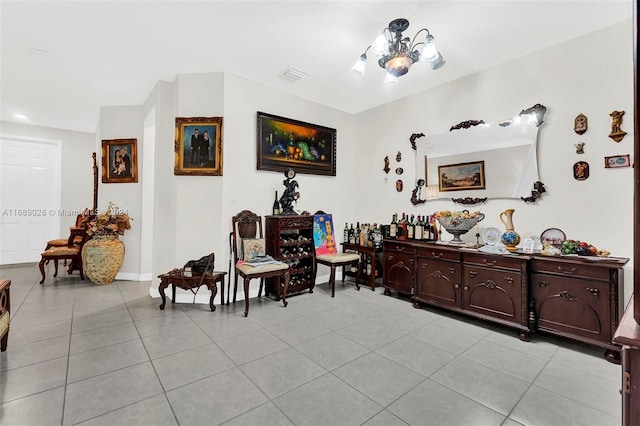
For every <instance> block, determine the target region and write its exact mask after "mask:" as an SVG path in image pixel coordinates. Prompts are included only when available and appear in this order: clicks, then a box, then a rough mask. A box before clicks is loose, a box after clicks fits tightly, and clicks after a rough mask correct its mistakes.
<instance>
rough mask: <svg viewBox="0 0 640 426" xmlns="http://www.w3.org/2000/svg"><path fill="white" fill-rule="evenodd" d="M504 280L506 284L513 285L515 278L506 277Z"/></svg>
mask: <svg viewBox="0 0 640 426" xmlns="http://www.w3.org/2000/svg"><path fill="white" fill-rule="evenodd" d="M504 280H505V281H506V282H508V283H509V284H513V278H512V277H504Z"/></svg>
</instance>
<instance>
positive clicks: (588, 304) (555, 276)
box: [383, 240, 629, 363]
mask: <svg viewBox="0 0 640 426" xmlns="http://www.w3.org/2000/svg"><path fill="white" fill-rule="evenodd" d="M628 260H629V259H627V258H607V259H600V258H598V259H596V258H590V257H581V256H580V257H578V256H563V257H555V256H544V255H539V254H521V253H519V254H516V255H514V254H506V255H498V254H488V253H482V252H478V251H477V250H469V249H465V248H461V247H456V246H451V245H443V244H436V243H429V242H421V241H411V240H407V241H399V240H385V241H384V281H383V285H384V287H385V293H386V294H390V291H391V290H394V291H397V292H398V293H401V294H405V295H409V296H410V297H411V299H412V301H413V302H414V306H415V307H416V308H419V307H421V305H423V304H427V305H432V306H437V307H439V308H443V309H447V310H450V311H454V312H458V313H461V314H465V315H468V316H472V317H475V318H480V319H483V320H486V321H490V322H493V323H498V324H502V325H505V326H508V327H511V328H513V329H515V330H517V331H518V333H519V334H518V337H519V338H520V339H521V340H524V341H528V340H529V339H530V335H531V333H532V332H544V333H548V334H553V335H556V336H561V337H565V338H568V339H573V340H576V341H580V342H583V343H587V344H591V345H596V346H599V347H602V348H604V349H605V357H606V358H607V360H609V361H611V362H616V363H619V362H620V346H619V345H616V344H614V343H612V338H613V334H614V332H615V330H616V328H617V326H618V323H619V321H620V313H621V311H620V304H621V302H622V296H623V294H622V293H623V276H624V274H623V270H622V268H623V266H624V265H625V264H626V263H627V262H628Z"/></svg>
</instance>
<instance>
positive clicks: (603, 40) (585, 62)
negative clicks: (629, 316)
mask: <svg viewBox="0 0 640 426" xmlns="http://www.w3.org/2000/svg"><path fill="white" fill-rule="evenodd" d="M632 58H633V56H632V23H631V21H630V20H629V21H626V22H623V23H621V24H618V25H615V26H612V27H609V28H606V29H604V30H601V31H598V32H595V33H592V34H589V35H586V36H584V37H580V38H578V39H574V40H571V41H568V42H566V43H563V44H561V45H558V46H555V47H553V48H550V49H545V50H543V51H540V52H537V53H534V54H532V55H528V56H525V57H523V58H520V59H517V60H514V61H511V62H508V63H505V64H503V65H500V66H497V67H495V68H492V69H488V70H485V71H482V72H479V73H476V74H473V75H470V76H468V77H464V78H461V79H459V80H456V81H454V82H451V83H449V84H446V85H442V86H439V87H437V88H435V89H432V90H427V91H425V92H422V93H419V94H416V95H414V96H411V97H408V98H405V99H402V100H399V101H397V102H393V103H390V104H387V105H384V106H382V107H379V108H375V109H372V110H370V111H367V112H364V113H361V114H358V115H357V116H356V117H355V120H354V121H355V124H356V129H357V131H358V132H359V133H360V134H361V136H362V137H361V138H359V139H361V140H363V141H367V144H366V148H364V147H363V149H366V150H367V151H368V152H369V153H371V157H373V158H374V159H375V160H376V162H375V163H374V164H373V165H372V164H370V163H369V162H358V163H357V164H358V168H357V175H358V185H359V187H360V188H361V190H360V191H358V193H357V194H358V195H359V197H358V198H357V202H358V205H359V208H358V209H359V211H362V212H366V213H361V214H359V215H357V216H356V217H354V218H353V220H354V221H355V220H360V221H361V222H362V221H365V222H375V221H377V222H380V221H383V222H384V223H388V222H389V221H390V220H391V215H392V214H393V213H394V212H400V213H401V212H403V211H404V212H407V213H408V214H431V213H433V212H435V211H438V210H444V209H448V210H461V209H464V208H471V209H476V210H481V211H482V212H483V213H485V215H486V218H485V219H484V221H483V222H481V225H483V227H498V228H500V229H503V228H504V227H503V225H502V223H501V222H500V220H499V218H498V216H499V214H500V212H502V211H504V210H505V209H507V208H515V210H516V211H515V214H514V218H513V220H514V225H515V228H516V231H518V232H519V233H520V234H521V235H522V237H523V238H524V237H529V236H535V237H539V235H540V234H541V233H542V231H544V230H545V229H547V228H550V227H556V228H560V229H562V230H563V231H564V232H565V233H566V234H567V238H572V239H577V240H582V241H587V242H589V243H591V244H593V245H595V246H596V247H598V248H604V249H608V250H609V251H611V252H612V255H614V256H622V257H632V255H633V241H632V235H631V234H632V230H633V204H632V203H633V169H632V168H631V167H629V168H624V169H605V168H604V156H609V155H617V154H632V155H633V128H634V123H633V74H632V72H633V62H632ZM417 71H418V70H417V69H416V70H412V71H411V72H417ZM402 83H403V82H402V79H400V81H399V82H398V83H397V84H402ZM536 103H541V104H543V105H544V106H546V107H547V112H546V114H545V117H544V123H543V124H542V126H541V127H540V131H539V137H538V165H539V173H540V179H541V181H542V182H544V184H545V187H546V189H547V192H546V193H544V194H543V195H542V198H541V199H540V200H538V202H536V203H524V202H523V201H521V200H515V199H513V200H489V201H488V202H487V203H486V204H482V205H478V206H473V207H464V206H461V205H457V204H454V203H453V202H451V201H444V200H434V201H428V202H427V203H425V204H422V205H419V206H417V207H415V206H413V205H412V204H411V203H410V202H409V199H410V197H411V190H412V189H413V177H414V176H415V163H414V161H415V154H414V151H413V150H412V149H411V148H410V143H409V136H410V135H411V134H412V133H419V132H423V133H425V134H426V135H427V136H426V137H427V138H428V135H429V134H436V133H443V132H446V131H448V129H449V127H450V126H452V125H454V124H457V123H459V122H462V121H465V120H470V119H475V120H477V119H483V120H485V121H491V122H496V121H500V120H502V119H505V118H509V117H511V116H514V115H516V114H518V113H519V112H520V111H521V110H522V109H525V108H529V107H531V106H533V105H534V104H536ZM613 110H623V111H626V112H627V114H626V115H625V116H624V120H623V125H622V128H623V130H625V131H626V132H628V135H627V136H626V137H625V138H624V139H623V140H622V141H621V142H620V143H616V142H613V141H612V140H611V139H610V138H609V137H608V134H609V133H610V131H611V118H610V117H609V113H611V111H613ZM580 113H583V114H585V115H586V116H587V117H588V120H589V130H588V131H587V132H586V133H585V134H584V135H582V136H579V135H577V134H576V133H575V132H574V131H573V124H574V118H575V117H576V116H577V115H578V114H580ZM578 142H586V146H585V154H583V155H578V154H576V152H575V147H574V144H575V143H578ZM397 151H401V153H402V155H403V160H402V162H401V163H399V164H398V165H400V166H402V167H403V168H404V170H405V171H404V174H403V175H402V176H401V177H402V178H403V180H404V184H405V185H404V186H405V189H404V191H403V192H402V193H398V192H396V189H395V180H396V179H397V176H396V175H395V174H394V173H393V170H395V167H397V166H396V164H397V163H396V162H395V156H396V152H397ZM386 155H388V156H389V158H390V160H391V163H392V164H391V169H392V171H391V172H390V173H389V175H386V174H385V173H384V172H383V171H382V168H383V158H384V157H385V156H386ZM580 160H582V161H587V162H588V163H589V164H590V166H591V167H590V169H591V175H590V177H589V179H587V180H585V181H576V180H575V179H574V178H573V170H572V166H573V164H574V163H575V162H576V161H580ZM448 238H451V237H450V236H448ZM445 239H447V237H445ZM463 240H466V241H474V240H475V233H468V234H466V235H464V236H463ZM631 269H632V262H629V263H628V264H627V267H626V268H625V299H628V297H629V296H630V295H631V291H632V284H633V278H632V275H631Z"/></svg>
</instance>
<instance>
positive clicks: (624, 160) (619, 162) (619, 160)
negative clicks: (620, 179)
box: [604, 154, 631, 169]
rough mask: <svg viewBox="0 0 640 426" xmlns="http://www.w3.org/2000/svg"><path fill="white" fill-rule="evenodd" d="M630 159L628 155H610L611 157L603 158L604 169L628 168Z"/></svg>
mask: <svg viewBox="0 0 640 426" xmlns="http://www.w3.org/2000/svg"><path fill="white" fill-rule="evenodd" d="M630 166H631V159H630V157H629V154H625V155H612V156H611V157H604V168H605V169H615V168H617V167H630Z"/></svg>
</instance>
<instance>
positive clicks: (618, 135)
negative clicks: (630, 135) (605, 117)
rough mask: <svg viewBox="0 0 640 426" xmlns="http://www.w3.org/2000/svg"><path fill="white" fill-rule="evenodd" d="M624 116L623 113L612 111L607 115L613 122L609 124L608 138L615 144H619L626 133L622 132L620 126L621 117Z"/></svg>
mask: <svg viewBox="0 0 640 426" xmlns="http://www.w3.org/2000/svg"><path fill="white" fill-rule="evenodd" d="M623 115H624V111H613V112H612V113H611V114H609V117H611V118H612V119H613V120H612V122H611V133H610V134H609V137H610V138H611V139H613V140H614V141H616V142H620V141H621V140H622V138H624V137H625V135H626V134H627V132H625V131H623V130H622V129H621V128H620V126H621V125H622V116H623Z"/></svg>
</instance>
